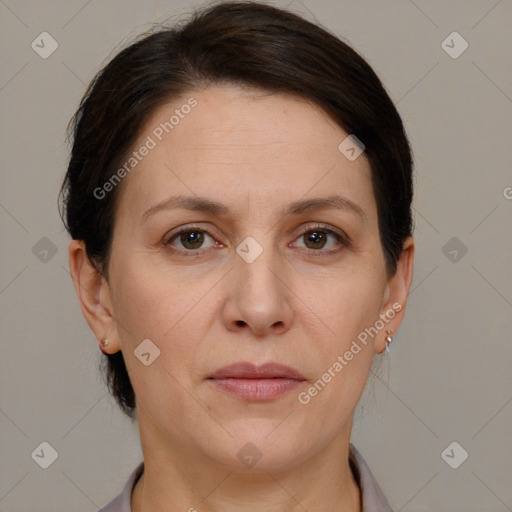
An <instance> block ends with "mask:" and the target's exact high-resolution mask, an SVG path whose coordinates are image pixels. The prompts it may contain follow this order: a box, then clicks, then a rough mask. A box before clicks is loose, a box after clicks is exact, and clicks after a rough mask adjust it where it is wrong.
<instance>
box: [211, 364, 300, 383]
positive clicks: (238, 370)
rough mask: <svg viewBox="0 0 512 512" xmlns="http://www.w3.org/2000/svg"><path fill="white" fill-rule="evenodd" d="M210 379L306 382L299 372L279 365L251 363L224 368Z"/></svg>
mask: <svg viewBox="0 0 512 512" xmlns="http://www.w3.org/2000/svg"><path fill="white" fill-rule="evenodd" d="M209 378H210V379H293V380H300V381H303V380H306V378H305V377H304V376H303V375H302V374H301V373H300V372H299V371H297V370H295V369H293V368H290V367H289V366H285V365H282V364H279V363H275V362H270V363H265V364H263V365H260V366H258V365H255V364H253V363H249V362H239V363H234V364H230V365H228V366H224V367H223V368H220V369H218V370H217V371H216V372H215V373H214V374H212V375H210V377H209Z"/></svg>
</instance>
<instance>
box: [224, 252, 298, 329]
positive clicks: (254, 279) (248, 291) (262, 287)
mask: <svg viewBox="0 0 512 512" xmlns="http://www.w3.org/2000/svg"><path fill="white" fill-rule="evenodd" d="M249 261H250V260H249ZM249 261H246V260H245V259H244V258H242V257H239V256H238V255H236V257H235V264H234V265H235V266H234V268H233V270H232V271H231V272H230V273H229V276H228V279H229V282H228V293H227V297H226V302H225V304H224V308H223V313H222V315H223V321H224V324H225V326H226V328H227V329H228V330H229V331H233V332H244V331H247V332H250V333H251V334H252V335H253V336H255V337H258V338H260V339H261V338H266V337H268V336H275V335H277V334H282V333H284V332H286V331H287V330H288V329H290V327H291V324H292V321H293V309H292V305H291V302H292V299H293V293H292V291H291V286H290V283H287V282H286V278H287V273H286V269H285V268H284V266H283V265H282V264H281V262H279V256H278V255H274V254H272V251H271V250H270V249H265V250H264V251H263V252H262V254H261V255H259V256H258V257H257V258H256V259H255V260H254V261H252V262H249Z"/></svg>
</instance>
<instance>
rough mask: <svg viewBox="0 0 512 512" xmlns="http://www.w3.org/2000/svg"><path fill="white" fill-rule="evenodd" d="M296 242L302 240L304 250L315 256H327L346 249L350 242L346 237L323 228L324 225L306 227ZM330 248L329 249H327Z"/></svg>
mask: <svg viewBox="0 0 512 512" xmlns="http://www.w3.org/2000/svg"><path fill="white" fill-rule="evenodd" d="M297 240H303V241H304V245H305V250H306V251H307V252H308V253H310V254H312V253H319V254H315V255H322V254H323V255H329V254H334V253H336V252H338V251H340V250H341V249H342V248H343V247H347V246H348V245H349V244H350V241H349V239H348V237H347V236H344V235H342V234H341V233H337V232H336V231H334V230H332V229H329V228H327V227H325V226H324V225H320V224H319V225H316V226H308V227H307V228H306V229H305V230H304V231H302V233H301V235H300V236H299V238H298V239H297ZM327 246H330V247H327Z"/></svg>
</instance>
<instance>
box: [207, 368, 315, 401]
mask: <svg viewBox="0 0 512 512" xmlns="http://www.w3.org/2000/svg"><path fill="white" fill-rule="evenodd" d="M305 380H306V378H305V377H304V376H303V375H302V374H301V373H300V372H299V371H297V370H295V369H293V368H290V367H289V366H284V365H282V364H279V363H273V362H272V363H266V364H264V365H261V366H256V365H254V364H252V363H248V362H240V363H235V364H232V365H229V366H225V367H223V368H220V369H219V370H217V371H216V372H215V373H214V374H213V375H211V376H210V377H209V378H208V381H209V382H211V383H212V385H213V386H214V388H215V389H217V390H219V391H222V392H224V393H228V394H231V395H235V396H236V397H238V398H241V399H243V400H246V401H251V402H263V401H268V400H274V399H276V398H278V397H280V396H282V395H284V394H286V393H288V392H289V391H291V390H293V389H295V388H297V387H298V386H300V385H301V383H303V382H304V381H305Z"/></svg>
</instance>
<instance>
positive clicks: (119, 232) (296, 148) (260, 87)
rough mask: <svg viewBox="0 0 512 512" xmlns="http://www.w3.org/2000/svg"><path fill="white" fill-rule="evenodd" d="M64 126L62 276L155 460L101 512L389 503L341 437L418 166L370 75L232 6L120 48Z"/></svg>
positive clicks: (293, 26)
mask: <svg viewBox="0 0 512 512" xmlns="http://www.w3.org/2000/svg"><path fill="white" fill-rule="evenodd" d="M73 121H74V123H73V125H72V126H73V137H74V141H73V148H72V153H71V158H70V163H69V167H68V172H67V175H66V179H65V182H64V184H63V188H62V190H61V193H62V196H63V197H62V199H63V205H64V212H63V218H64V219H65V220H64V221H65V224H66V227H67V229H68V231H69V233H70V235H71V237H72V239H73V240H72V241H71V243H70V246H69V258H70V270H71V274H72V277H73V281H74V284H75V288H76V292H77V295H78V299H79V302H80V306H81V309H82V312H83V314H84V317H85V318H86V320H87V322H88V324H89V326H90V328H91V329H92V331H93V332H94V334H95V336H96V338H97V342H98V346H99V348H100V349H101V350H102V351H103V353H104V354H105V356H106V359H107V363H108V368H107V369H106V371H107V382H108V384H109V388H110V390H111V392H112V394H113V396H114V397H115V398H116V400H117V402H118V403H119V405H120V406H121V408H122V409H123V411H124V412H126V413H127V414H128V415H129V416H130V417H132V418H135V417H136V419H137V421H138V427H139V432H140V438H141V446H142V451H143V456H144V462H143V463H141V464H140V465H139V466H138V467H137V468H136V469H135V470H134V471H133V473H132V474H131V476H130V478H129V480H128V482H127V483H126V485H125V488H124V491H123V492H122V493H121V494H120V495H119V496H118V497H117V498H115V499H114V500H112V501H111V502H110V503H109V504H107V505H106V506H105V507H104V508H103V509H102V510H104V511H105V512H106V511H108V512H114V511H119V512H129V511H132V512H140V511H144V512H159V511H170V510H189V511H192V510H198V511H221V510H222V511H223V512H226V511H231V510H236V511H245V510H274V511H279V510H282V511H285V510H286V511H291V510H308V511H315V510H322V511H335V510H336V511H340V510H343V511H350V512H352V511H364V512H369V511H372V512H374V511H379V512H380V511H389V510H391V509H390V506H389V504H388V502H387V501H386V498H385V497H384V494H383V492H382V490H381V489H380V487H379V486H378V484H377V482H376V481H375V479H374V478H373V476H372V474H371V472H370V470H369V468H368V466H367V465H366V464H365V462H364V459H363V458H362V456H361V454H360V453H359V452H358V451H357V450H356V448H355V447H354V446H353V445H352V444H351V443H350V434H351V428H352V419H353V413H354V409H355V407H356V405H357V403H358V401H359V399H360V397H361V394H362V392H363V389H364V386H365V383H366V381H367V378H368V376H369V373H370V367H371V364H372V360H373V357H374V355H375V354H378V353H381V352H383V351H384V350H385V349H386V348H387V345H388V344H389V343H390V342H391V341H392V339H393V335H394V333H396V331H397V330H398V328H399V325H400V323H401V321H402V318H403V315H404V310H405V304H406V299H407V293H408V290H409V287H410V284H411V279H412V267H413V254H414V243H413V239H412V237H411V234H412V220H411V200H412V176H411V174H412V158H411V153H410V148H409V143H408V140H407V137H406V134H405V132H404V128H403V125H402V122H401V119H400V117H399V115H398V113H397V111H396V109H395V107H394V106H393V104H392V102H391V100H390V98H389V96H388V95H387V93H386V92H385V90H384V88H383V87H382V84H381V83H380V81H379V79H378V78H377V76H376V75H375V73H374V72H373V71H372V69H371V68H370V67H369V65H368V64H367V63H366V62H365V61H364V60H363V59H362V58H361V57H360V56H359V55H358V54H357V53H356V52H355V51H354V50H352V49H351V48H350V47H349V46H347V45H346V44H345V43H343V42H342V41H340V40H339V39H338V38H336V37H335V36H333V35H331V34H330V33H328V32H327V31H325V30H324V29H323V28H320V27H318V26H316V25H314V24H311V23H310V22H308V21H306V20H304V19H302V18H300V17H298V16H296V15H294V14H292V13H290V12H287V11H284V10H280V9H277V8H274V7H271V6H267V5H263V4H259V3H253V2H234V3H231V2H230V3H223V4H218V5H215V6H213V7H210V8H208V9H206V10H203V11H202V12H199V13H197V14H196V15H195V16H194V17H193V18H192V19H191V20H189V21H188V23H186V24H184V25H182V26H180V27H177V28H173V29H163V28H162V29H159V30H158V31H157V32H156V33H153V34H152V35H149V36H145V37H143V38H142V39H140V40H139V41H137V42H136V43H134V44H132V45H131V46H129V47H128V48H126V49H124V50H123V51H122V52H121V53H119V55H117V56H116V57H115V58H114V59H113V60H112V61H111V62H110V63H109V64H108V65H107V66H106V67H105V68H104V69H103V70H102V71H101V72H100V73H99V74H98V76H97V77H96V78H95V80H94V81H93V83H92V84H91V86H90V87H89V89H88V91H87V93H86V95H85V97H84V99H83V100H82V103H81V105H80V108H79V110H78V112H77V113H76V115H75V117H74V120H73Z"/></svg>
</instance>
